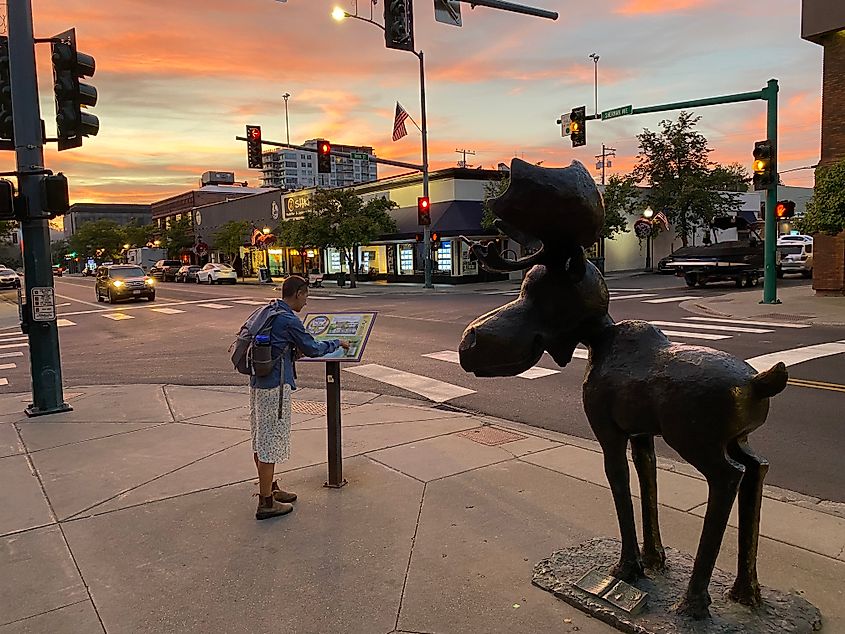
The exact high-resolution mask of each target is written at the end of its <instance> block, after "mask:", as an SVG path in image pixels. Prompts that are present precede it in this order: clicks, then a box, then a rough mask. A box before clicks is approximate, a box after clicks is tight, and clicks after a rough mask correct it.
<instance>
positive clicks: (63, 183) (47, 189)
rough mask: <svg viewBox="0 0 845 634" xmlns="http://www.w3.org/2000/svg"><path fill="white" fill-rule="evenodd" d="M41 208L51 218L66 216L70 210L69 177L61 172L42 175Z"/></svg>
mask: <svg viewBox="0 0 845 634" xmlns="http://www.w3.org/2000/svg"><path fill="white" fill-rule="evenodd" d="M41 208H42V209H43V210H44V213H46V214H47V215H48V216H49V217H50V218H55V217H56V216H64V215H65V214H66V213H67V212H68V210H70V193H69V192H68V186H67V177H66V176H65V175H64V174H62V173H61V172H59V173H58V174H51V175H49V176H44V177H42V179H41Z"/></svg>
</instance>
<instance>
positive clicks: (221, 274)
mask: <svg viewBox="0 0 845 634" xmlns="http://www.w3.org/2000/svg"><path fill="white" fill-rule="evenodd" d="M237 281H238V274H237V272H236V271H235V269H233V268H232V267H231V266H229V265H228V264H215V263H213V262H209V263H208V264H206V265H205V266H204V267H202V268H201V269H200V270H199V271H197V284H222V283H223V282H228V283H229V284H235V283H237Z"/></svg>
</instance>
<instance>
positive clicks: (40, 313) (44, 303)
mask: <svg viewBox="0 0 845 634" xmlns="http://www.w3.org/2000/svg"><path fill="white" fill-rule="evenodd" d="M54 319H56V298H55V296H54V295H53V288H52V287H50V286H36V287H34V288H33V289H32V320H33V321H53V320H54Z"/></svg>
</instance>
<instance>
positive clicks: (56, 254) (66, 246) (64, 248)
mask: <svg viewBox="0 0 845 634" xmlns="http://www.w3.org/2000/svg"><path fill="white" fill-rule="evenodd" d="M70 250H71V249H70V243H69V242H68V241H67V240H64V239H62V240H56V241H55V242H51V243H50V259H51V260H52V263H53V264H61V263H62V262H64V260H65V256H66V255H67V254H68V252H69V251H70Z"/></svg>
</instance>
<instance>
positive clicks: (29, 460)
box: [14, 423, 106, 632]
mask: <svg viewBox="0 0 845 634" xmlns="http://www.w3.org/2000/svg"><path fill="white" fill-rule="evenodd" d="M14 427H15V431H16V432H17V434H18V440H19V441H20V443H21V446H22V447H23V448H24V451H25V452H26V454H25V455H26V460H27V463H29V468H30V470H31V472H32V474H33V475H34V476H35V478H36V479H37V480H38V486H39V487H41V495H43V496H44V501H45V502H46V503H47V508H48V509H49V510H50V516H51V517H52V518H53V520H54V521H55V522H56V528H57V529H58V531H59V535H61V536H62V542H63V543H64V545H65V549H66V550H67V553H68V556H70V560H71V561H72V562H73V566H74V568H76V574H77V575H79V580H80V581H81V582H82V586H83V587H84V588H85V594H87V595H88V600H89V601H90V602H91V607H92V608H94V614H96V615H97V621H99V623H100V627H101V628H102V629H103V632H105V631H106V626H105V624H104V623H103V619H102V617H101V616H100V611H99V610H98V609H97V604H96V603H94V597H93V596H92V595H91V588H89V587H88V583H87V582H86V581H85V577H84V576H83V574H82V569H81V568H80V567H79V563H78V562H77V561H76V557H75V556H74V554H73V550H72V549H71V547H70V543H69V542H68V540H67V535H65V529H64V527H63V526H62V523H61V521H60V520H59V516H58V515H57V514H56V510H55V509H54V508H53V503H52V502H51V501H50V497H49V496H48V495H47V489H46V488H45V487H44V480H43V479H42V478H41V473H40V472H39V471H38V470H37V469H36V468H35V464H34V463H33V462H32V457H31V456H30V453H29V449H28V448H27V446H26V442H25V441H24V439H23V436H21V430H20V429H19V428H18V424H17V423H15V424H14Z"/></svg>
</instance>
